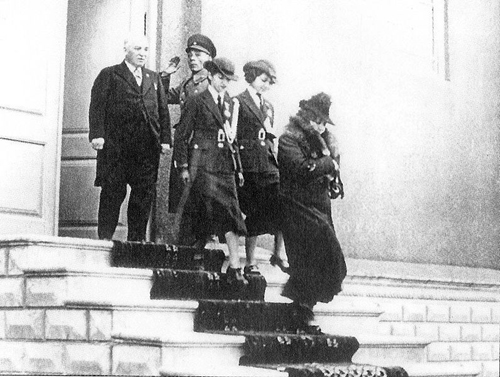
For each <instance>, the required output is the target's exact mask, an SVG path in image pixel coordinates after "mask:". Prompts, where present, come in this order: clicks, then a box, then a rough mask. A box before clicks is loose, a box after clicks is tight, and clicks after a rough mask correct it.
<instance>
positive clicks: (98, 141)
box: [91, 137, 104, 151]
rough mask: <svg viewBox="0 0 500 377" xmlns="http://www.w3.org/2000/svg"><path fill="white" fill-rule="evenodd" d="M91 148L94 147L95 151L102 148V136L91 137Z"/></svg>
mask: <svg viewBox="0 0 500 377" xmlns="http://www.w3.org/2000/svg"><path fill="white" fill-rule="evenodd" d="M91 144H92V148H93V149H95V150H96V151H98V150H100V149H102V148H104V138H103V137H96V138H95V139H92V141H91Z"/></svg>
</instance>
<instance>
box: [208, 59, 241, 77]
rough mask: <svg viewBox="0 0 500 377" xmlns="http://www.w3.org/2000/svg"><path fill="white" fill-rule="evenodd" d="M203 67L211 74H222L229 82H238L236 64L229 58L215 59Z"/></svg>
mask: <svg viewBox="0 0 500 377" xmlns="http://www.w3.org/2000/svg"><path fill="white" fill-rule="evenodd" d="M203 66H204V67H205V69H206V70H208V71H209V72H210V73H215V72H220V73H222V74H223V75H224V76H225V77H226V78H228V79H229V80H233V81H236V80H238V76H237V75H235V74H234V71H235V69H234V64H233V62H232V61H231V60H229V59H227V58H215V59H213V60H209V61H207V62H205V63H204V65H203Z"/></svg>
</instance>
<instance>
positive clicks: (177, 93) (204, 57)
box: [161, 34, 217, 244]
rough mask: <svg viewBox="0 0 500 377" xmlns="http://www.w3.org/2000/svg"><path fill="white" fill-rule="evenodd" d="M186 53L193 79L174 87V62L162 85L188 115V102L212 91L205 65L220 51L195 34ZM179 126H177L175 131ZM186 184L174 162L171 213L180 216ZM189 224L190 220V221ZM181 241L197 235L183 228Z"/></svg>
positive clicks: (163, 76) (170, 187)
mask: <svg viewBox="0 0 500 377" xmlns="http://www.w3.org/2000/svg"><path fill="white" fill-rule="evenodd" d="M186 53H187V58H188V64H189V69H190V70H191V76H190V77H187V78H185V79H184V80H183V81H182V82H181V83H180V84H179V85H178V86H176V87H173V88H170V77H171V74H172V73H174V72H176V71H177V69H178V65H177V64H175V61H174V59H172V60H171V62H172V61H174V62H173V63H171V64H170V65H169V67H168V68H167V69H166V71H164V72H162V73H161V75H162V83H163V86H164V88H165V91H166V94H167V102H168V103H169V104H176V105H180V109H181V114H182V113H183V112H184V104H185V103H186V101H187V99H188V98H190V97H192V96H194V95H196V94H199V93H201V92H203V91H205V90H206V89H207V88H208V85H209V81H208V71H207V70H206V69H205V68H204V63H205V62H207V61H211V60H212V59H213V58H214V57H215V56H216V55H217V49H216V48H215V45H214V43H213V42H212V40H211V39H210V38H208V37H207V36H206V35H203V34H193V35H191V36H190V37H189V38H188V40H187V46H186ZM176 126H177V125H174V126H173V127H174V128H175V127H176ZM182 190H183V184H182V181H181V178H180V176H179V170H178V169H177V166H175V162H174V159H172V164H171V166H170V178H169V197H168V211H169V212H170V213H176V212H177V211H178V207H179V202H180V201H181V196H182ZM186 221H187V220H186ZM181 231H182V232H184V233H182V234H180V235H179V238H178V240H177V242H178V243H179V244H190V243H191V242H193V235H192V234H190V233H189V228H188V227H187V228H186V229H181Z"/></svg>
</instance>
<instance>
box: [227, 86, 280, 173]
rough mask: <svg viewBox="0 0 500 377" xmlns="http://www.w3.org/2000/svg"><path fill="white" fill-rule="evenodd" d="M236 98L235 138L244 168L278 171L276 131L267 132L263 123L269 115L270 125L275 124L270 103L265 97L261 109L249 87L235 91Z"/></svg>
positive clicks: (259, 171)
mask: <svg viewBox="0 0 500 377" xmlns="http://www.w3.org/2000/svg"><path fill="white" fill-rule="evenodd" d="M236 99H237V100H238V101H239V103H240V108H239V112H238V132H237V140H238V145H239V150H240V157H241V164H242V166H243V171H244V172H245V173H276V174H278V162H277V160H276V155H275V153H274V139H275V135H274V134H272V133H269V132H267V131H266V127H265V125H264V122H265V119H266V118H268V119H269V120H268V122H269V125H270V126H273V125H274V108H273V106H272V105H271V103H270V102H268V101H267V100H264V106H263V107H264V108H263V110H264V111H262V110H261V109H260V108H259V107H257V105H256V103H255V101H254V100H253V98H252V96H251V95H250V92H249V91H248V90H245V91H244V92H243V93H240V94H239V95H237V96H236Z"/></svg>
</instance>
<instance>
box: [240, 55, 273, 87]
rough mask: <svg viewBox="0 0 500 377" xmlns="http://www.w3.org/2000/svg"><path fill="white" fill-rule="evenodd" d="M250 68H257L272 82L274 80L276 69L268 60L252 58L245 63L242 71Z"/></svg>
mask: <svg viewBox="0 0 500 377" xmlns="http://www.w3.org/2000/svg"><path fill="white" fill-rule="evenodd" d="M251 69H258V70H260V71H262V72H264V73H265V74H266V75H268V76H269V78H270V79H271V82H272V83H275V82H276V69H275V68H274V65H273V64H272V63H271V62H270V61H269V60H264V59H260V60H254V61H250V62H248V63H246V64H245V65H244V66H243V72H245V73H247V72H248V71H249V70H251Z"/></svg>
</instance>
